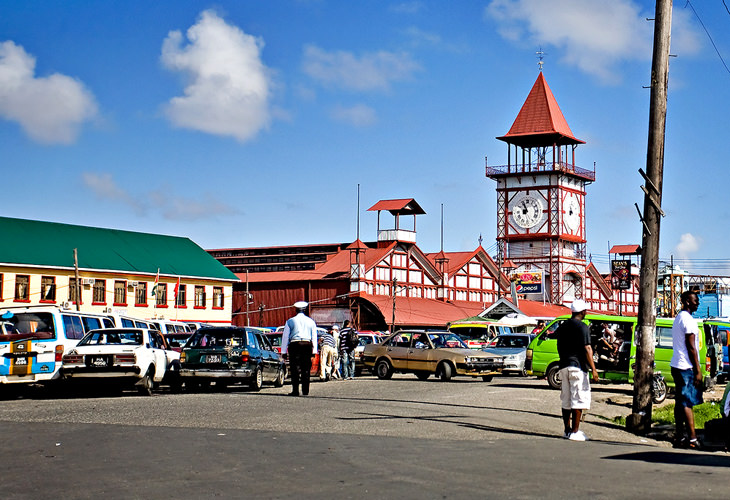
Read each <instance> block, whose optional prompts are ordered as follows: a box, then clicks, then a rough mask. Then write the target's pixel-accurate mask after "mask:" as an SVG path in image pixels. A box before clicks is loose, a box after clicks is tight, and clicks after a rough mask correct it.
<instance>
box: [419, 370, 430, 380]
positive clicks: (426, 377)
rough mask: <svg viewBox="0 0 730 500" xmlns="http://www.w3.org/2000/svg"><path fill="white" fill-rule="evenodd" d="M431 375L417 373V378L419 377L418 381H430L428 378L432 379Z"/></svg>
mask: <svg viewBox="0 0 730 500" xmlns="http://www.w3.org/2000/svg"><path fill="white" fill-rule="evenodd" d="M430 376H431V374H430V373H428V372H416V377H418V380H428V377H430Z"/></svg>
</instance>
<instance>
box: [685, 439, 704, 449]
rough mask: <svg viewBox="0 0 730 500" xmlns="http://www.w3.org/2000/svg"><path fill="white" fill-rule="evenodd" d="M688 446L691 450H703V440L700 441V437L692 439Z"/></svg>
mask: <svg viewBox="0 0 730 500" xmlns="http://www.w3.org/2000/svg"><path fill="white" fill-rule="evenodd" d="M687 448H689V449H690V450H701V449H702V442H700V440H699V439H690V440H689V442H688V443H687Z"/></svg>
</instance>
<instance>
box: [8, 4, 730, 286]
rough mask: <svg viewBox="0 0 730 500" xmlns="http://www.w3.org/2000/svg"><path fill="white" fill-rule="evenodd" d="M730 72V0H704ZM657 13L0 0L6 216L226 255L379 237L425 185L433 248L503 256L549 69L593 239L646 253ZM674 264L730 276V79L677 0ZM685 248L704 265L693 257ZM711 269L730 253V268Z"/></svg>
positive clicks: (591, 245) (668, 208)
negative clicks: (532, 97) (144, 235)
mask: <svg viewBox="0 0 730 500" xmlns="http://www.w3.org/2000/svg"><path fill="white" fill-rule="evenodd" d="M692 5H693V6H694V8H695V9H696V10H697V13H698V15H699V17H700V19H701V20H702V21H703V22H704V24H705V27H706V28H707V30H708V31H709V32H710V35H711V36H712V38H713V40H714V42H715V44H716V46H717V49H718V50H719V52H720V54H721V55H722V56H723V57H725V58H727V59H728V60H729V61H730V35H728V34H727V33H730V30H728V28H730V13H728V11H727V10H726V7H725V5H724V4H723V2H722V0H717V1H706V2H697V4H696V5H695V4H694V3H693V4H692ZM653 15H654V3H653V2H648V1H634V0H612V1H611V2H606V1H603V0H483V1H468V0H464V1H459V2H443V1H437V0H434V1H425V0H424V1H401V2H399V1H369V2H343V1H326V0H301V1H294V0H291V1H284V0H281V1H276V0H260V1H258V0H248V1H225V0H219V1H217V2H211V3H208V2H200V1H185V0H175V1H156V2H148V1H133V0H127V1H123V2H122V1H117V2H112V1H106V2H87V1H72V0H66V1H52V0H46V1H30V0H29V1H10V2H4V3H3V5H2V7H0V151H2V153H3V154H2V160H1V161H2V172H3V180H4V185H5V190H4V196H3V203H2V205H1V206H2V210H1V211H0V213H2V215H5V216H10V217H20V218H29V219H40V220H49V221H58V222H66V223H72V224H83V225H92V226H101V227H112V228H119V229H128V230H135V231H145V232H156V233H163V234H173V235H181V236H188V237H190V238H191V239H193V240H194V241H195V242H197V243H198V244H200V245H201V246H203V247H205V248H223V247H238V246H268V245H287V244H306V243H331V242H342V241H351V240H353V239H354V238H355V234H356V224H355V223H356V217H357V210H356V203H357V201H356V196H357V185H358V184H360V186H361V199H362V202H361V237H362V238H363V239H365V240H373V239H375V232H376V216H375V214H374V213H368V212H365V210H366V209H367V208H368V207H369V206H371V205H372V204H374V203H375V202H376V201H378V200H380V199H389V198H409V197H414V198H415V199H416V200H417V201H418V202H419V203H420V204H421V206H422V207H423V208H424V209H425V210H426V212H427V215H424V216H420V217H419V219H418V223H417V229H418V242H419V245H420V246H421V247H422V248H423V249H424V250H426V251H438V250H439V245H440V233H439V231H440V230H439V228H440V215H439V214H440V206H441V204H442V203H443V204H444V211H445V234H444V242H445V249H446V250H447V251H462V250H473V249H474V248H475V247H476V245H477V243H478V241H477V240H478V238H479V235H480V234H481V235H482V236H483V238H484V243H483V245H484V246H485V247H486V248H489V247H490V246H492V245H493V243H494V237H495V234H496V215H495V212H496V195H495V184H494V182H493V181H491V180H489V179H486V178H485V177H484V157H485V156H488V157H489V163H490V165H501V164H504V163H506V154H507V153H506V146H505V145H504V144H503V143H501V142H500V141H497V140H496V139H495V137H496V136H500V135H503V134H505V133H506V132H507V131H508V130H509V127H510V125H511V124H512V121H513V120H514V118H515V117H516V116H517V113H518V111H519V109H520V107H521V106H522V103H523V102H524V99H525V97H526V96H527V93H528V92H529V90H530V88H531V86H532V84H533V83H534V81H535V79H536V77H537V75H538V68H537V58H536V55H535V52H536V51H537V50H538V49H539V47H542V49H543V51H544V52H545V53H546V55H545V67H544V73H545V77H546V79H547V81H548V84H549V85H550V87H551V89H552V90H553V93H554V94H555V96H556V98H557V100H558V103H559V104H560V106H561V109H562V111H563V113H564V115H565V117H566V119H567V120H568V123H569V124H570V126H571V128H572V130H573V133H574V135H575V136H576V137H578V138H580V139H582V140H585V141H586V143H587V144H585V145H583V146H580V147H579V148H578V150H577V156H576V163H577V164H578V165H579V166H584V167H588V168H590V167H592V165H593V163H594V162H595V163H596V177H597V180H596V182H595V183H594V184H592V185H590V186H589V187H588V197H587V221H588V222H587V233H588V251H589V253H591V254H592V256H593V257H594V260H595V261H596V262H597V263H598V264H599V267H602V266H601V264H605V263H606V262H607V258H608V257H607V255H606V254H607V251H608V245H609V243H610V244H611V245H613V244H625V243H640V242H641V232H640V231H641V229H640V223H639V221H638V218H637V214H636V210H635V208H634V206H633V205H634V203H635V202H638V203H639V205H640V206H642V200H643V198H642V197H643V194H642V192H641V191H640V189H639V185H640V184H641V183H642V180H641V177H640V176H639V174H638V173H637V170H638V168H641V167H645V164H646V140H647V123H648V103H649V91H648V90H647V89H644V88H643V86H646V85H648V84H649V76H650V65H651V39H652V34H653V23H652V22H648V21H647V20H646V18H647V17H648V18H651V17H653ZM673 21H674V23H673V38H672V53H673V54H676V55H677V57H676V58H672V60H671V67H670V94H669V103H668V121H667V143H666V150H665V154H666V158H665V159H666V163H665V184H664V188H665V191H664V202H663V206H664V210H665V212H666V213H667V216H666V218H665V219H663V221H662V230H661V237H662V240H661V257H662V258H669V256H670V255H673V256H674V257H675V259H677V261H678V262H680V263H681V264H683V265H684V266H685V267H690V268H691V267H692V266H694V267H695V269H696V270H697V271H699V272H707V273H728V272H729V271H730V255H728V251H727V248H728V247H729V246H730V241H729V237H728V234H729V232H728V231H727V229H726V227H725V222H726V221H728V220H729V219H730V214H729V213H728V212H729V211H730V210H729V209H728V203H727V202H726V198H727V179H728V175H727V174H726V173H725V171H726V168H727V167H726V165H727V161H726V156H727V152H726V136H727V132H728V130H727V129H728V126H727V124H728V119H727V116H728V111H729V110H728V107H729V105H728V99H727V95H728V88H729V87H730V74H729V73H728V70H727V69H726V68H725V67H724V66H723V63H722V62H721V60H720V59H719V58H718V55H717V54H716V52H715V49H714V48H713V46H712V44H711V43H710V40H709V39H708V37H707V35H706V33H705V31H704V30H703V28H702V26H701V24H700V23H699V21H698V19H697V17H696V16H695V15H694V14H693V13H692V11H691V8H690V7H688V6H686V5H685V3H684V2H675V8H674V17H673ZM682 259H687V260H682ZM702 259H720V261H718V262H712V261H704V260H702Z"/></svg>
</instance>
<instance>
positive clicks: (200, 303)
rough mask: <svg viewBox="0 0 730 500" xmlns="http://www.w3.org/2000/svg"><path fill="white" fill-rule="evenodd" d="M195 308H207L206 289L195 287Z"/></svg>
mask: <svg viewBox="0 0 730 500" xmlns="http://www.w3.org/2000/svg"><path fill="white" fill-rule="evenodd" d="M195 307H200V308H205V287H204V286H199V285H195Z"/></svg>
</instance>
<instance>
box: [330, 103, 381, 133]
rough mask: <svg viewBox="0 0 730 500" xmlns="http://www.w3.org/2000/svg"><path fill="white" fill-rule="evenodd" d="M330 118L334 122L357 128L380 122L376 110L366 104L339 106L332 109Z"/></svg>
mask: <svg viewBox="0 0 730 500" xmlns="http://www.w3.org/2000/svg"><path fill="white" fill-rule="evenodd" d="M330 116H331V117H332V118H333V119H334V120H337V121H339V122H343V123H348V124H350V125H354V126H356V127H368V126H370V125H374V124H375V122H377V121H378V119H377V116H376V115H375V110H374V109H373V108H371V107H370V106H366V105H364V104H356V105H355V106H350V107H343V106H337V107H335V108H333V109H332V111H331V113H330Z"/></svg>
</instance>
